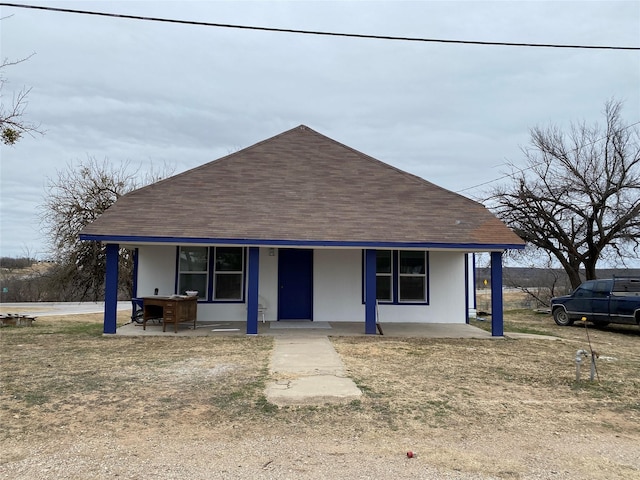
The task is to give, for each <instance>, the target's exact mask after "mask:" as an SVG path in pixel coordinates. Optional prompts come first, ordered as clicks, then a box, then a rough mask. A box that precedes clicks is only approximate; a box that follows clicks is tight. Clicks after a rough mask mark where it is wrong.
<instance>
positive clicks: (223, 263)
mask: <svg viewBox="0 0 640 480" xmlns="http://www.w3.org/2000/svg"><path fill="white" fill-rule="evenodd" d="M178 251H179V253H178V285H177V291H178V293H180V294H184V293H185V292H186V291H187V290H197V291H198V298H199V299H200V300H210V301H214V302H215V301H222V302H234V301H236V302H241V301H243V300H244V279H245V249H244V248H243V247H195V246H182V247H180V248H179V250H178Z"/></svg>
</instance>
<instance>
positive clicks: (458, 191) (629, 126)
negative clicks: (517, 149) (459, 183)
mask: <svg viewBox="0 0 640 480" xmlns="http://www.w3.org/2000/svg"><path fill="white" fill-rule="evenodd" d="M636 125H640V121H637V122H635V123H631V124H629V125H627V126H625V127H622V128H621V130H626V129H627V128H631V127H635V126H636ZM607 138H609V137H608V136H605V137H602V138H598V139H596V140H594V141H593V142H589V143H585V144H583V145H580V146H578V147H575V148H572V149H571V150H570V152H575V151H576V150H578V149H580V148H584V147H589V146H591V145H595V144H596V143H598V142H600V141H602V140H606V139H607ZM542 163H543V162H538V163H534V164H533V165H529V166H528V167H525V168H518V169H517V171H516V172H513V173H507V174H505V175H503V176H501V177H499V178H494V179H493V180H487V181H486V182H482V183H479V184H477V185H473V186H471V187H467V188H463V189H462V190H456V193H462V192H466V191H467V190H473V189H474V188H478V187H484V186H485V185H489V184H490V183H494V182H499V181H500V180H504V179H505V178H513V177H515V176H516V175H517V174H519V173H522V172H525V171H527V170H531V169H533V168H535V167H537V166H538V165H542Z"/></svg>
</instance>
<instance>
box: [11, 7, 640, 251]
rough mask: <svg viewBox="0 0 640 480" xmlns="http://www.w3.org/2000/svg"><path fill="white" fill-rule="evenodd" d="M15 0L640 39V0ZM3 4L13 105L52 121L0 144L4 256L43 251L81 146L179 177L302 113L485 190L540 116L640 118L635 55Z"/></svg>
mask: <svg viewBox="0 0 640 480" xmlns="http://www.w3.org/2000/svg"><path fill="white" fill-rule="evenodd" d="M16 3H18V2H16ZM22 3H32V4H35V5H50V6H55V7H59V8H73V9H85V10H88V9H90V10H93V11H101V12H113V13H121V14H131V15H141V16H150V17H162V18H172V19H181V20H194V21H200V22H212V23H226V24H239V25H253V26H264V27H275V28H288V29H302V30H319V31H331V32H348V33H358V34H367V35H388V36H402V37H421V38H440V39H455V40H480V41H496V42H524V43H545V44H548V43H557V44H584V45H613V46H639V45H640V2H638V1H580V2H577V1H573V2H562V1H548V2H542V1H533V2H519V1H509V2H507V1H497V2H496V1H493V2H482V1H472V2H471V1H469V2H459V1H440V2H431V1H423V2H402V1H388V2H384V1H378V2H368V1H349V2H346V1H322V2H303V1H295V2H293V1H292V2H266V1H262V2H239V1H233V2H214V1H200V2H185V1H180V2H178V1H126V2H125V1H110V2H99V1H93V2H62V1H57V2H45V1H37V2H36V1H34V2H22ZM0 16H1V17H4V19H3V20H2V21H1V22H0V29H1V38H0V40H1V46H2V52H1V54H2V58H9V59H17V58H22V57H26V56H28V55H30V54H31V53H34V52H35V55H34V56H33V57H32V58H31V59H29V60H28V61H26V62H24V63H21V64H19V65H16V66H13V67H9V68H5V69H4V72H3V73H4V76H5V77H6V79H7V80H8V83H7V84H6V85H5V88H4V91H3V103H4V102H7V101H10V99H11V95H12V94H13V92H14V91H17V90H19V89H20V88H22V87H23V86H27V87H31V88H32V90H31V93H30V95H29V105H28V109H27V118H28V119H29V120H31V121H33V122H39V123H40V124H41V128H42V129H43V130H45V131H46V134H45V135H44V136H37V137H35V138H31V137H25V138H23V139H21V140H20V142H19V143H17V144H16V145H15V146H14V147H6V146H2V147H0V148H1V152H0V153H1V155H2V159H1V203H0V216H1V228H2V230H1V244H0V255H1V256H22V255H25V254H29V255H30V256H35V257H37V258H46V257H47V243H46V239H43V238H42V236H41V234H40V225H39V220H38V218H39V217H38V206H39V205H41V204H42V202H43V198H44V192H45V190H44V187H45V185H46V183H47V179H48V178H55V176H56V171H57V170H62V169H66V168H67V165H69V164H70V163H72V164H73V163H77V162H78V161H80V160H83V159H86V158H87V156H94V157H96V158H98V159H102V158H107V159H108V160H109V161H110V162H114V163H115V164H120V163H122V162H125V161H128V162H130V164H131V166H132V169H135V168H137V167H138V166H139V167H140V168H141V172H144V171H146V170H148V169H150V167H151V165H156V166H157V167H162V166H163V165H165V164H166V165H169V166H170V168H172V169H173V170H174V172H175V173H179V172H182V171H184V170H187V169H190V168H193V167H196V166H198V165H201V164H203V163H205V162H208V161H211V160H214V159H217V158H219V157H221V156H224V155H227V154H228V153H231V152H234V151H236V150H238V149H240V148H244V147H247V146H249V145H252V144H254V143H256V142H259V141H261V140H264V139H266V138H269V137H271V136H273V135H276V134H278V133H281V132H283V131H285V130H288V129H291V128H293V127H296V126H298V125H300V124H305V125H308V126H309V127H311V128H313V129H315V130H317V131H318V132H320V133H322V134H324V135H327V136H329V137H331V138H333V139H335V140H337V141H339V142H342V143H344V144H346V145H348V146H350V147H352V148H355V149H357V150H359V151H361V152H363V153H366V154H368V155H371V156H373V157H375V158H377V159H379V160H382V161H384V162H386V163H389V164H391V165H393V166H396V167H398V168H400V169H403V170H406V171H408V172H411V173H413V174H416V175H419V176H421V177H423V178H425V179H427V180H429V181H431V182H433V183H436V184H438V185H440V186H442V187H445V188H447V189H450V190H453V191H462V192H461V193H463V194H465V195H467V196H469V197H472V198H479V197H481V196H482V194H483V192H485V191H486V189H487V185H482V184H484V183H485V182H489V181H491V180H495V179H497V178H500V177H502V176H503V174H504V173H505V172H506V171H507V168H506V166H505V163H506V162H513V163H515V164H517V165H524V161H523V155H522V153H521V150H520V148H521V147H523V146H525V145H526V144H527V143H528V140H529V130H530V128H532V127H534V126H537V125H539V126H546V125H549V124H551V123H553V124H556V125H558V126H560V127H568V125H569V123H570V122H571V121H583V120H584V121H587V122H589V123H592V122H596V121H600V120H601V119H602V110H603V105H604V102H605V101H606V100H607V99H610V98H616V99H619V100H623V101H624V102H625V107H624V110H623V117H624V119H625V121H626V123H628V124H631V123H634V122H637V121H639V120H640V52H639V51H615V50H579V49H552V48H525V47H507V46H478V45H460V44H442V43H417V42H402V41H389V40H369V39H355V38H336V37H324V36H311V35H299V34H286V33H274V32H263V31H249V30H237V29H226V28H213V27H203V26H189V25H177V24H166V23H154V22H147V21H136V20H128V19H117V18H104V17H94V16H87V15H78V14H70V13H57V12H48V11H39V10H26V9H17V8H10V7H0ZM7 17H8V18H7ZM156 169H157V168H156ZM503 181H504V180H503ZM480 185H482V186H480ZM470 187H473V188H470ZM248 188H250V186H248Z"/></svg>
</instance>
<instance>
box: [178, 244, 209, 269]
mask: <svg viewBox="0 0 640 480" xmlns="http://www.w3.org/2000/svg"><path fill="white" fill-rule="evenodd" d="M208 258H209V248H208V247H181V248H180V271H181V272H206V271H207V264H208Z"/></svg>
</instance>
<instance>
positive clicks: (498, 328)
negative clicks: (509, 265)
mask: <svg viewBox="0 0 640 480" xmlns="http://www.w3.org/2000/svg"><path fill="white" fill-rule="evenodd" d="M491 335H492V336H494V337H502V336H503V335H504V325H503V315H502V252H491Z"/></svg>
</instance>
